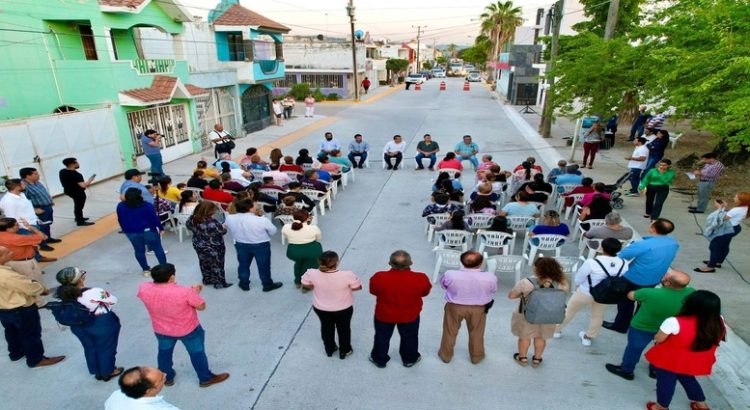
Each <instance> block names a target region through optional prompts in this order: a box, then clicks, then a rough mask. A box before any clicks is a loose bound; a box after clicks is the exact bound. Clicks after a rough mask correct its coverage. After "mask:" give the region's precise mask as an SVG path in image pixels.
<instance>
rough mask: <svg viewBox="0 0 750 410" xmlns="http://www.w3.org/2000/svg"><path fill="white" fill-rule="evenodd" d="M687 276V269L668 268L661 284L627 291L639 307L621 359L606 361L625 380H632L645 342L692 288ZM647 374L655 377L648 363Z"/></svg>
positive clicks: (608, 366) (680, 305) (675, 310)
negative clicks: (618, 360)
mask: <svg viewBox="0 0 750 410" xmlns="http://www.w3.org/2000/svg"><path fill="white" fill-rule="evenodd" d="M689 283H690V276H689V275H688V274H687V273H684V272H679V271H675V270H669V271H667V273H666V274H665V275H664V277H663V278H662V280H661V285H662V286H661V287H660V288H643V289H638V290H636V291H634V292H630V293H628V298H629V299H630V300H634V301H636V302H638V303H639V304H640V305H639V307H638V310H637V311H636V313H635V316H633V320H632V321H631V322H630V328H629V329H628V344H627V346H625V352H624V353H623V355H622V363H621V364H620V365H619V366H617V365H614V364H611V363H607V364H606V365H605V367H606V368H607V370H608V371H609V372H610V373H612V374H616V375H618V376H620V377H622V378H623V379H625V380H633V377H634V376H633V370H634V369H635V365H636V364H637V363H638V361H639V360H640V358H641V354H642V353H643V351H644V350H645V349H646V346H648V344H649V343H650V342H651V341H653V340H654V335H656V333H657V332H658V331H659V326H661V324H662V322H664V319H666V318H668V317H671V316H675V315H676V314H677V313H678V312H679V311H680V309H682V303H683V301H684V300H685V298H686V297H687V296H688V295H690V294H691V293H693V292H694V291H695V289H693V288H691V287H688V284H689ZM649 376H650V377H652V378H654V377H656V376H655V375H654V370H653V369H652V368H651V367H649Z"/></svg>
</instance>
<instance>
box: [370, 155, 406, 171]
mask: <svg viewBox="0 0 750 410" xmlns="http://www.w3.org/2000/svg"><path fill="white" fill-rule="evenodd" d="M367 159H368V160H369V159H370V158H369V157H368V158H367ZM391 163H392V164H395V163H396V158H392V159H391ZM407 165H408V161H407V160H406V157H401V163H400V164H398V169H400V170H401V169H407V168H409V167H407ZM365 166H366V167H367V168H370V166H369V165H368V164H367V163H366V162H365ZM387 167H388V164H387V163H386V162H385V159H384V160H383V169H386V168H387Z"/></svg>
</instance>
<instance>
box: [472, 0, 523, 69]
mask: <svg viewBox="0 0 750 410" xmlns="http://www.w3.org/2000/svg"><path fill="white" fill-rule="evenodd" d="M521 14H522V11H521V8H520V7H514V6H513V2H512V1H511V0H508V1H506V2H502V1H498V2H496V3H490V4H489V5H488V6H486V7H485V8H484V13H482V14H481V15H479V18H480V19H481V20H482V21H481V30H480V32H481V34H484V35H486V36H487V37H489V38H490V41H491V42H492V54H491V55H490V56H489V60H490V61H492V62H493V64H492V78H493V79H494V78H495V70H496V68H495V67H494V63H496V62H497V57H498V55H499V53H500V50H501V47H503V46H504V45H505V43H507V42H508V41H510V40H512V39H513V36H514V35H515V34H516V28H517V27H520V26H521V24H523V17H521Z"/></svg>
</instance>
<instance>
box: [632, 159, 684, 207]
mask: <svg viewBox="0 0 750 410" xmlns="http://www.w3.org/2000/svg"><path fill="white" fill-rule="evenodd" d="M674 177H675V172H674V170H673V169H672V161H670V160H668V159H662V160H661V161H659V162H658V163H657V164H656V168H651V169H649V170H648V171H646V175H645V176H644V177H643V178H642V179H641V183H640V184H638V190H639V191H643V190H645V191H646V213H645V214H643V217H644V218H651V220H652V221H655V220H657V219H659V217H660V216H661V208H662V206H663V205H664V202H665V201H666V200H667V196H668V195H669V187H670V186H671V185H672V181H674Z"/></svg>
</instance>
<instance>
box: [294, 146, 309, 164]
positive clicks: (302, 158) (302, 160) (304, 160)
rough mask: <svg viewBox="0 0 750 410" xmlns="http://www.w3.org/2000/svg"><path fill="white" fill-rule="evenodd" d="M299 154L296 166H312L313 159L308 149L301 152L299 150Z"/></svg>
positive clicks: (295, 161)
mask: <svg viewBox="0 0 750 410" xmlns="http://www.w3.org/2000/svg"><path fill="white" fill-rule="evenodd" d="M297 154H298V156H297V158H296V159H295V160H294V163H295V165H299V166H302V165H304V164H310V165H312V163H313V159H312V157H311V156H310V151H309V150H308V149H307V148H302V149H301V150H299V152H298V153H297Z"/></svg>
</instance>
